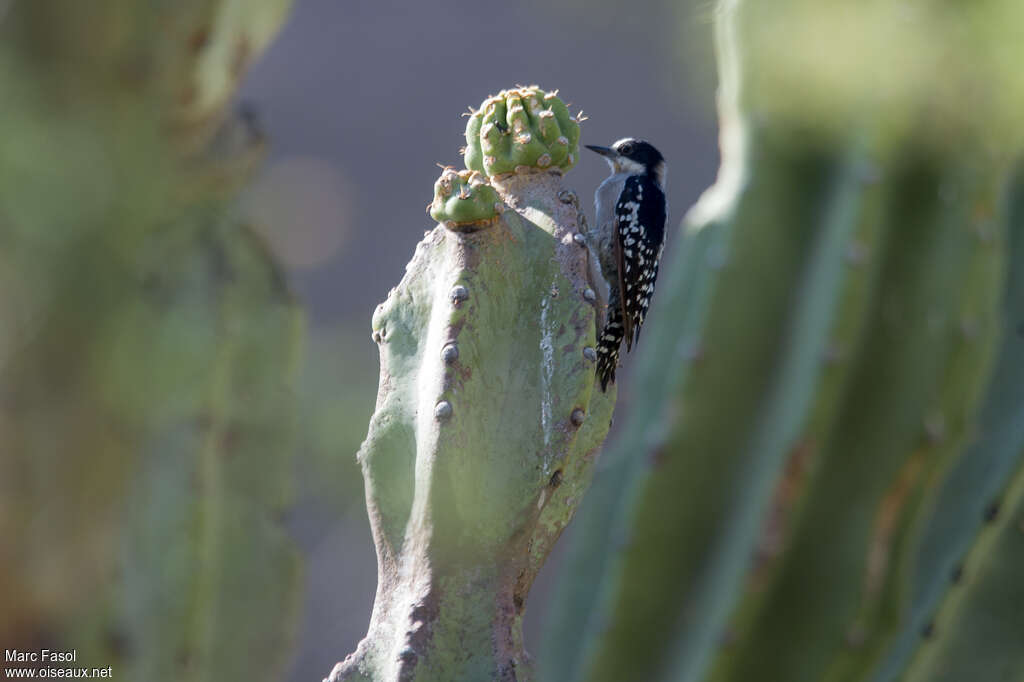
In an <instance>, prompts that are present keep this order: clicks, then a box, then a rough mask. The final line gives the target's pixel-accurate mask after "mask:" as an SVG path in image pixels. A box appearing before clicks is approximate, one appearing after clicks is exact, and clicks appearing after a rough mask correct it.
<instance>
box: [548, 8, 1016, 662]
mask: <svg viewBox="0 0 1024 682" xmlns="http://www.w3.org/2000/svg"><path fill="white" fill-rule="evenodd" d="M989 5H990V6H989V7H988V10H992V8H993V7H995V6H996V5H998V3H989ZM1004 7H1009V6H1004ZM1011 9H1012V8H1011ZM873 11H874V10H864V16H866V17H868V22H870V21H874V20H875V19H876V18H877V15H876V14H873V13H872V12H873ZM935 11H936V12H937V13H939V15H938V19H937V21H936V26H938V27H939V28H941V29H942V30H945V28H943V27H953V26H955V25H957V23H956V21H955V19H956V12H951V13H950V15H949V16H946V15H944V14H942V12H947V11H949V10H944V9H936V10H935ZM1007 11H1010V9H1007ZM1013 11H1015V10H1013ZM830 12H831V13H830ZM854 14H856V13H854ZM839 15H842V16H844V17H845V16H847V15H846V14H843V13H841V12H840V13H839ZM837 16H838V15H837V14H836V13H835V8H833V7H832V4H831V3H820V4H818V5H815V6H813V7H812V6H811V5H810V4H806V3H799V2H787V3H783V5H782V6H777V5H773V6H772V7H770V8H769V7H768V6H766V5H762V4H758V3H746V2H740V1H732V0H729V1H725V2H722V3H720V12H719V14H718V24H717V31H718V36H717V37H718V41H719V56H720V68H721V92H720V100H719V102H720V107H721V120H722V149H723V166H722V170H721V171H720V176H719V181H718V183H717V185H716V187H714V188H713V189H712V190H710V191H709V192H708V193H707V194H706V195H705V196H704V197H703V198H702V200H701V202H699V203H698V205H697V206H696V207H695V208H694V209H693V210H692V211H691V212H690V214H689V215H688V217H687V219H686V221H685V223H684V233H683V236H682V240H681V244H680V245H679V246H678V248H677V252H676V253H675V254H674V256H673V257H672V258H667V259H666V263H667V265H666V266H665V270H666V273H667V275H668V277H667V278H666V280H667V281H666V282H665V284H664V285H662V286H661V287H660V291H659V294H660V299H659V300H657V301H656V302H655V303H656V305H657V306H658V308H659V310H658V311H656V312H657V315H656V317H654V318H653V319H652V327H651V333H650V334H649V335H648V336H647V337H646V338H647V343H648V346H647V351H648V352H647V353H645V354H644V356H643V357H642V358H640V359H639V360H638V363H637V376H636V381H637V382H638V384H639V385H641V386H642V387H643V390H642V391H638V394H639V395H641V396H642V397H640V398H639V399H638V400H637V402H636V404H635V405H633V410H632V411H631V413H630V414H629V415H626V416H625V417H624V422H625V423H624V426H623V432H622V434H621V438H620V439H619V440H616V442H615V443H614V444H613V445H612V447H611V448H610V449H609V451H608V452H607V453H606V455H605V456H606V457H607V460H606V462H607V467H608V468H607V469H604V468H602V472H601V475H599V476H598V478H597V480H596V481H595V485H594V490H593V491H592V493H591V496H590V497H589V498H588V501H587V502H586V503H585V504H584V506H583V509H582V511H581V516H580V521H579V522H578V523H580V524H581V525H582V527H581V528H580V529H579V533H578V536H577V542H576V543H575V545H574V546H573V547H572V548H571V550H570V556H569V559H568V561H567V562H566V566H565V576H564V579H563V581H562V584H561V589H559V590H558V592H557V599H558V602H557V603H556V607H555V614H556V617H555V618H554V619H553V620H552V622H551V626H550V629H549V632H548V636H547V637H546V638H545V642H546V644H547V645H548V646H547V649H546V651H544V652H542V657H541V671H542V673H543V674H544V676H545V677H546V678H547V679H552V680H555V679H557V680H621V679H645V680H659V679H665V680H716V681H723V682H724V681H726V680H750V679H759V680H768V681H775V680H778V681H783V680H784V681H786V682H793V681H799V680H837V681H838V680H866V679H872V678H873V676H874V675H875V673H876V671H878V670H879V666H880V665H881V664H882V663H883V662H884V661H885V660H886V659H887V657H888V656H889V655H890V654H889V653H888V652H890V650H891V648H892V646H893V643H894V642H896V641H900V638H901V631H902V630H903V628H905V627H906V624H907V622H908V618H907V610H908V607H909V606H910V604H911V601H912V600H911V594H912V591H913V590H914V589H916V588H914V587H913V585H914V583H913V580H914V575H915V571H918V572H920V571H922V570H923V571H925V572H928V571H929V570H934V569H927V568H924V569H922V568H921V567H922V562H921V558H920V556H919V553H918V546H919V542H920V540H921V538H922V536H924V537H928V536H926V535H924V534H925V533H926V529H927V528H928V527H929V523H930V519H934V518H938V517H937V514H940V513H941V511H936V510H941V509H942V506H941V505H942V504H943V497H942V495H938V494H937V491H938V490H939V487H940V485H941V484H942V482H943V481H944V480H948V479H947V474H948V473H949V471H950V468H951V467H952V466H955V465H956V463H957V462H960V461H963V457H964V453H965V451H968V448H969V447H974V446H972V434H973V432H974V429H975V428H976V425H977V424H978V423H979V421H978V414H979V408H981V407H982V406H984V405H987V404H989V402H990V401H994V402H995V403H996V404H998V405H999V413H1000V414H1008V413H1009V412H1008V411H1013V413H1014V414H1019V413H1020V410H1021V406H1022V405H1024V400H1022V396H1021V395H1019V393H1014V392H1012V391H1006V390H1005V388H1003V389H1001V390H1000V392H999V393H998V394H996V393H993V391H994V390H997V389H998V387H999V385H1000V384H999V382H998V381H997V383H996V384H993V387H992V388H991V389H989V388H987V387H988V379H989V377H990V375H991V371H992V367H993V363H994V361H995V359H996V357H997V355H996V352H997V349H998V348H999V344H1000V343H1001V333H1002V332H1003V329H1004V327H1005V322H1003V319H1004V317H1003V316H1004V315H1008V314H1010V313H1008V312H1007V311H1006V310H1005V309H1004V307H1001V301H1003V300H1004V298H1005V297H1006V296H1008V295H1010V293H1009V292H1010V291H1012V282H1013V281H1014V280H1013V278H1012V276H1011V278H1010V280H1009V281H1010V282H1011V285H1010V287H1011V288H1008V286H1007V278H1006V275H1007V270H1008V267H1009V266H1011V264H1012V265H1013V267H1016V261H1015V260H1013V258H1012V256H1011V253H1012V252H1011V250H1010V247H1009V246H1008V244H1009V242H1008V232H1007V230H1008V226H1009V225H1010V224H1011V223H1010V221H1009V220H1008V217H1007V213H1006V211H1005V210H1004V206H1005V196H1004V191H1005V188H1006V184H1007V178H1008V170H1009V164H1008V160H1009V154H1007V153H1006V151H1005V149H1004V150H1003V151H998V150H999V149H1000V146H999V144H996V143H994V136H993V135H992V134H991V132H989V133H986V132H985V131H983V130H981V129H982V128H983V127H984V126H983V125H978V122H977V121H973V120H972V121H968V122H964V121H961V120H959V119H955V118H942V115H943V114H946V113H948V112H947V111H943V106H944V105H945V104H946V103H945V102H942V101H935V102H929V104H932V105H934V107H935V108H936V109H937V110H939V111H943V114H939V115H937V116H936V117H935V118H930V119H928V125H922V126H917V125H915V124H914V123H912V122H913V121H917V120H918V116H919V112H920V110H921V109H920V108H921V106H922V103H921V102H920V101H912V100H911V99H910V98H909V97H908V98H907V99H901V100H900V101H899V102H898V103H897V104H898V106H892V105H893V102H889V105H890V106H889V108H881V109H878V110H873V109H872V108H871V105H872V104H873V99H872V98H873V97H875V96H877V93H876V94H869V95H868V96H864V95H865V92H866V91H865V90H862V89H861V88H862V87H864V85H865V84H864V83H863V82H861V81H858V80H856V77H857V74H840V76H848V78H847V79H846V80H845V81H844V80H842V78H841V77H840V78H835V77H832V76H835V74H834V73H830V77H829V78H823V79H821V80H820V81H816V80H814V79H815V78H816V77H817V76H820V75H821V74H820V73H816V72H815V71H814V69H816V68H819V67H818V66H817V65H815V66H814V67H812V68H808V67H807V64H805V63H803V62H799V60H797V62H799V63H800V66H799V68H792V66H793V64H789V63H787V62H786V60H787V59H789V58H790V56H789V55H787V54H782V55H781V56H779V57H777V58H776V57H775V56H773V55H777V54H779V53H780V50H779V49H778V45H777V44H775V43H773V42H772V41H771V40H770V39H769V38H768V36H777V35H779V33H778V32H775V33H773V32H772V31H771V30H770V29H767V28H765V27H766V26H775V27H776V28H779V27H780V26H782V25H785V26H787V27H788V26H790V25H791V24H792V25H793V26H805V24H804V23H803V22H806V26H817V27H818V28H819V29H820V28H821V26H822V25H829V24H827V23H824V22H833V21H835V20H836V17H837ZM950 17H953V18H952V19H951V18H950ZM944 22H948V23H944ZM867 26H868V24H867V23H865V24H864V25H858V26H853V27H851V30H854V31H859V30H861V29H864V28H866V27H867ZM833 28H836V26H834V25H833ZM950 30H956V29H955V28H951V29H950ZM974 39H976V37H972V40H974ZM916 47H917V46H916ZM793 49H794V50H799V49H801V47H800V45H799V44H797V43H795V44H794V48H793ZM921 49H923V50H931V49H933V48H932V46H930V45H929V46H923V47H921ZM781 52H782V53H785V52H786V50H781ZM803 56H806V55H803ZM925 56H927V57H929V58H930V57H932V56H933V55H932V54H931V53H930V52H926V53H925ZM769 61H770V63H771V64H772V65H773V67H774V68H765V66H764V65H765V64H766V63H769ZM822 62H823V63H824V66H822V67H820V68H822V69H824V70H826V71H827V69H829V68H834V67H835V66H836V65H839V68H840V69H841V68H846V65H848V64H849V63H848V62H845V61H843V60H842V59H833V60H822ZM804 73H806V74H807V76H808V78H807V80H805V81H801V80H800V79H799V77H800V74H804ZM780 74H781V76H780ZM952 75H953V76H956V77H963V76H965V74H962V73H954V74H952ZM837 83H838V86H837V85H836V84H837ZM801 84H802V87H808V88H810V87H820V88H823V93H822V94H821V96H820V99H818V100H816V99H815V98H814V96H809V97H808V98H806V100H801V104H806V105H807V110H806V111H800V110H794V107H793V101H792V100H793V98H792V93H793V92H794V90H793V89H786V87H777V86H789V87H790V88H794V87H797V86H800V85H801ZM776 88H777V89H776ZM825 88H848V89H847V90H842V91H839V90H837V91H835V92H830V91H828V90H827V89H825ZM915 92H916V93H917V94H920V91H915ZM787 93H788V94H787ZM817 94H818V93H812V95H817ZM926 94H927V96H928V97H929V98H931V97H939V96H940V95H941V93H933V92H928V93H926ZM901 97H903V95H901ZM987 104H991V103H987ZM925 106H927V105H925ZM994 111H996V109H995V108H994V106H993V108H992V109H986V110H985V112H986V113H991V112H994ZM950 116H954V115H953V114H950ZM937 122H938V123H937ZM933 124H934V125H935V129H933V128H932V127H931V126H932V125H933ZM936 129H939V130H942V131H943V135H945V136H946V137H944V138H942V139H939V138H938V137H936ZM1000 130H1002V129H1000ZM1014 229H1015V228H1014ZM1011 275H1012V271H1011ZM1017 297H1018V300H1019V293H1018V294H1017ZM1016 305H1017V306H1018V308H1019V305H1020V303H1019V302H1018V303H1017V304H1016ZM1017 314H1018V315H1019V312H1018V313H1017ZM1002 343H1004V344H1005V343H1006V342H1005V341H1002ZM998 357H1000V358H1004V357H1006V356H1005V351H1004V352H1003V353H1001V354H1000V355H999V356H998ZM999 362H1000V365H999V366H1000V368H1001V369H1000V371H1009V370H1010V366H1012V367H1017V366H1019V362H1020V361H1019V359H1017V358H1014V359H1013V360H1009V359H1007V360H1005V362H1006V363H1008V365H1007V366H1006V367H1003V362H1004V361H1003V360H1000V361H999ZM981 423H985V422H984V421H982V422H981ZM639 443H643V444H644V448H645V449H646V451H647V455H646V456H644V455H643V454H642V453H638V452H637V444H639ZM1003 453H1004V454H1003V455H1001V457H1002V458H1003V461H1004V462H1006V463H1009V462H1013V461H1016V460H1017V458H1019V456H1020V446H1019V445H1017V446H1016V449H1015V450H1012V448H1011V449H1005V448H1004V449H1003ZM971 456H973V455H971ZM1002 476H1003V478H1002V479H1000V480H1001V482H1002V483H1004V484H1005V482H1006V476H1008V472H1007V467H1006V466H1005V465H1004V466H1003V468H1002ZM975 495H977V491H975ZM974 501H975V503H977V497H975V498H974ZM975 518H976V517H975ZM946 528H947V529H948V527H946ZM932 532H936V533H937V532H938V531H937V530H936V531H932ZM947 539H948V538H947ZM933 541H938V540H937V536H934V537H933ZM609 547H612V548H613V549H612V550H611V551H609V550H608V549H607V548H609ZM961 551H962V546H961ZM947 575H948V574H947ZM978 592H979V594H980V590H978ZM932 601H933V602H934V598H933V600H932ZM954 608H955V607H953V606H947V607H944V612H946V613H950V612H953V610H954ZM960 612H963V613H966V612H968V611H967V609H963V610H961V611H960ZM940 617H941V616H940ZM1000 625H1002V626H1003V627H1006V628H1012V627H1014V626H1013V624H1012V622H1011V621H1009V620H1005V619H1004V620H1002V621H1000ZM580 633H582V637H581V636H580ZM951 637H952V635H951ZM919 642H920V638H918V639H917V640H915V644H916V643H919ZM940 646H941V645H940ZM951 646H952V645H951ZM1004 649H1005V647H1004ZM904 660H905V658H904ZM921 660H923V659H920V658H915V659H914V661H915V665H921V666H925V665H927V664H926V663H922V662H919V661H921ZM1004 660H1005V659H1004ZM895 670H896V672H897V673H898V672H899V666H896V667H895ZM879 679H880V680H883V679H884V680H888V679H891V677H882V678H879ZM921 679H926V677H922V678H921Z"/></svg>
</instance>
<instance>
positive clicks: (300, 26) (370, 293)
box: [240, 0, 718, 681]
mask: <svg viewBox="0 0 1024 682" xmlns="http://www.w3.org/2000/svg"><path fill="white" fill-rule="evenodd" d="M710 11H711V10H710V8H709V6H708V5H707V4H706V3H702V4H694V3H673V2H670V1H668V0H643V1H641V2H636V3H630V4H629V5H628V6H626V5H618V6H615V5H613V4H611V3H603V4H601V5H599V6H594V5H593V3H583V2H582V1H580V2H575V1H573V0H567V1H562V2H556V3H554V4H553V5H552V4H547V3H534V2H523V3H491V2H467V1H448V2H436V3H413V4H409V3H399V2H390V1H385V2H356V3H344V4H342V3H337V2H331V1H330V0H299V2H297V3H296V5H295V7H294V10H293V12H292V15H291V17H290V19H289V21H288V23H287V24H286V25H285V27H284V29H283V31H282V32H281V34H280V35H279V37H278V38H277V40H276V41H275V42H274V43H272V44H271V46H270V47H269V49H268V51H267V52H266V54H265V55H264V56H263V57H262V58H261V59H260V60H259V61H258V62H257V63H256V64H255V65H254V66H253V68H252V70H251V71H250V72H249V74H248V75H247V77H246V79H245V81H244V83H243V85H242V88H241V93H240V100H241V101H242V102H243V103H244V105H245V106H247V107H251V108H252V109H253V111H254V112H255V113H256V116H257V118H258V119H259V121H260V124H261V126H262V128H263V129H264V130H265V131H266V133H267V135H268V137H269V139H270V141H271V147H270V152H269V157H268V161H267V163H266V165H265V167H264V168H263V170H262V171H261V172H260V174H259V176H258V177H257V179H256V181H255V182H254V183H253V184H252V186H251V187H250V188H249V189H248V190H247V191H246V192H245V195H244V197H243V199H242V207H243V211H244V212H245V215H246V216H248V217H249V219H251V220H252V222H253V224H254V225H256V227H257V229H259V230H260V231H261V232H262V233H263V234H265V235H266V237H267V240H268V242H269V243H270V245H271V248H272V249H273V250H274V252H275V253H276V254H277V255H278V257H279V259H280V261H281V262H282V263H284V264H285V265H286V267H287V269H288V275H289V282H290V283H291V284H292V286H293V288H294V290H295V291H296V292H297V293H298V295H299V297H300V299H301V300H302V301H304V303H305V304H306V309H307V312H308V315H309V320H310V329H309V334H310V338H309V341H310V344H311V347H310V349H309V350H308V353H309V357H310V358H316V361H315V362H308V363H307V364H306V372H305V374H304V375H303V381H304V383H303V384H302V388H301V390H300V396H301V399H302V400H303V404H304V409H303V418H304V419H305V420H307V424H308V425H307V427H306V428H305V429H304V431H305V432H306V433H307V434H308V435H310V436H312V437H313V438H314V439H316V438H317V437H318V436H319V440H314V442H312V443H309V444H307V446H306V448H307V449H306V450H305V451H304V452H303V453H301V455H300V459H299V463H298V465H299V472H298V473H299V488H298V490H299V494H298V495H297V501H296V507H295V508H294V509H293V510H292V511H291V512H290V514H289V528H290V530H291V532H292V533H293V535H294V536H295V537H296V539H297V540H298V541H299V543H300V544H301V547H302V550H303V552H304V554H305V556H306V560H307V562H308V563H307V565H306V571H307V576H306V577H307V583H306V590H307V592H306V596H305V607H304V613H303V617H302V626H301V627H302V629H301V630H300V634H299V637H298V641H297V646H298V648H297V651H296V654H295V658H294V661H293V663H292V667H291V670H290V678H289V679H292V680H296V681H297V680H310V679H318V678H317V676H318V675H320V676H322V675H324V674H326V672H327V671H329V670H330V668H331V666H333V664H334V663H335V662H336V660H339V659H340V658H343V657H344V656H345V655H346V654H347V653H349V652H351V651H353V650H354V649H355V645H356V644H357V643H358V641H359V639H361V638H362V636H363V635H364V634H365V632H366V625H367V623H368V622H369V616H370V609H371V607H372V604H373V594H374V588H375V585H376V560H375V557H374V552H373V543H372V541H371V538H370V532H369V526H368V522H367V519H366V513H365V509H364V508H363V498H362V478H361V476H360V474H359V470H358V467H357V465H356V462H355V458H354V453H355V451H356V449H357V448H358V445H359V442H360V441H361V439H362V438H363V437H364V436H365V433H366V425H367V421H368V419H369V416H370V413H371V412H372V408H373V402H374V396H375V389H376V369H377V350H376V346H375V345H374V344H373V342H372V341H371V339H370V333H369V319H370V313H371V312H372V310H373V308H374V307H375V306H376V305H377V304H378V303H379V302H381V301H383V300H384V298H385V297H386V295H387V292H388V290H389V289H390V288H391V287H392V286H395V285H396V284H397V283H398V281H399V279H401V276H402V274H403V272H404V266H405V263H406V262H408V260H409V258H410V257H411V255H412V252H413V250H414V248H415V245H416V242H418V241H419V240H420V239H421V238H422V236H423V232H424V230H428V229H430V228H431V227H432V221H431V220H430V218H429V216H427V215H426V214H425V211H424V206H425V205H426V204H427V203H428V202H429V200H430V197H431V188H432V183H433V180H434V179H435V176H436V173H437V168H436V166H435V163H441V164H456V165H458V164H459V163H460V160H461V159H460V156H459V151H458V150H459V147H461V146H462V145H463V144H464V139H463V136H462V135H463V130H464V126H465V119H464V118H462V117H460V114H461V112H463V111H465V110H466V107H467V106H470V105H471V106H474V107H476V106H479V103H480V102H481V101H482V100H483V99H484V98H485V97H487V96H488V95H490V94H493V93H495V92H497V91H498V90H501V89H502V88H506V87H511V86H512V85H514V84H517V83H523V84H532V83H537V84H539V85H540V86H541V87H545V88H549V89H550V88H559V89H560V94H561V96H562V97H563V98H565V100H566V101H567V102H568V103H570V109H571V110H572V111H573V112H574V113H575V112H576V111H577V110H579V109H582V110H583V111H584V113H585V114H586V115H587V116H588V117H589V119H588V120H587V121H586V122H585V123H584V124H583V126H582V129H583V133H582V139H581V143H586V144H609V143H611V142H613V141H615V140H617V139H619V138H621V137H625V136H634V137H645V138H647V139H649V140H650V141H652V142H653V143H654V144H655V145H656V146H658V147H659V149H660V150H661V151H662V152H663V154H664V155H665V157H666V158H667V159H668V161H669V169H670V171H669V176H668V178H669V193H668V196H669V201H670V206H671V217H670V220H671V222H672V223H674V224H678V222H679V220H680V219H681V218H682V215H683V213H684V211H685V210H686V209H687V208H688V207H689V206H690V205H691V204H692V203H693V202H694V200H695V199H696V198H697V196H698V195H699V194H700V192H702V191H703V190H704V189H705V188H706V187H707V186H709V185H710V184H711V183H712V182H713V180H714V177H715V171H716V168H717V161H718V157H717V154H718V152H717V139H716V129H715V122H714V92H713V87H714V81H713V71H714V66H713V64H714V62H713V54H712V51H711V42H710V37H711V16H710ZM540 15H543V17H544V21H543V22H540V21H538V16H540ZM606 175H607V166H606V165H605V164H604V162H603V161H602V160H600V159H599V158H598V157H597V156H596V155H590V154H589V153H585V155H584V156H583V157H582V158H581V160H580V163H579V164H578V165H577V166H576V168H574V169H573V170H572V172H571V173H570V175H569V176H568V182H569V184H570V186H573V187H575V188H576V189H577V190H578V191H579V193H580V195H581V197H584V198H585V207H586V209H587V212H588V215H590V216H591V218H592V217H593V208H592V206H591V200H590V197H591V196H592V193H593V190H594V189H595V188H596V187H597V185H598V184H599V183H600V182H601V181H602V180H603V178H604V177H605V176H606ZM669 239H670V240H671V236H670V237H669ZM670 248H671V247H670ZM656 300H657V299H656ZM655 305H656V304H655ZM652 314H657V310H656V309H655V311H654V313H652ZM628 374H629V364H628V363H627V364H626V365H625V370H624V375H625V380H624V381H623V382H622V386H623V387H625V390H624V391H623V392H620V405H622V404H625V402H624V401H628V399H629V393H628V385H629V381H628ZM339 443H340V444H341V446H339V445H338V444H339ZM567 532H571V526H570V530H569V531H567ZM564 540H565V538H563V540H562V541H560V543H559V544H560V546H564V544H565V542H564ZM558 558H559V554H558V553H557V550H556V554H555V555H554V556H553V557H552V559H551V561H549V562H548V565H547V566H546V568H545V570H544V572H543V573H542V574H541V576H540V578H539V580H538V583H537V584H536V585H535V586H534V588H533V592H532V597H531V599H530V606H529V608H528V610H527V630H526V646H527V650H529V651H536V650H537V649H538V648H539V647H538V646H537V645H536V643H535V640H534V638H535V637H537V636H538V635H539V630H538V624H539V622H540V620H541V619H542V618H543V616H544V604H545V603H547V600H546V599H545V598H544V594H545V591H546V590H548V589H549V587H550V580H551V576H553V575H554V570H555V567H556V566H557V563H558Z"/></svg>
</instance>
